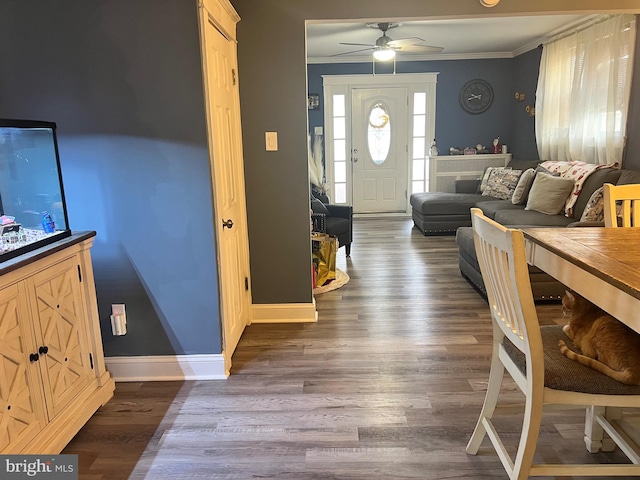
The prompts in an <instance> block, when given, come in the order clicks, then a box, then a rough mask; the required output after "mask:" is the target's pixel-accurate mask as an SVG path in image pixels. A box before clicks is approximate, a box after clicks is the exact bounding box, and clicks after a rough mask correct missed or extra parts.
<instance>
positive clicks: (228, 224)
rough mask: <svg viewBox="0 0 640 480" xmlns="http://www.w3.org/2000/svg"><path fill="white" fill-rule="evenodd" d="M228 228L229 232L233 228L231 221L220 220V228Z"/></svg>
mask: <svg viewBox="0 0 640 480" xmlns="http://www.w3.org/2000/svg"><path fill="white" fill-rule="evenodd" d="M225 227H226V228H228V229H229V230H231V228H233V220H231V219H229V220H225V219H224V218H223V219H222V228H223V229H224V228H225Z"/></svg>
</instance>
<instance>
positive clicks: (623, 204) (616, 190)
mask: <svg viewBox="0 0 640 480" xmlns="http://www.w3.org/2000/svg"><path fill="white" fill-rule="evenodd" d="M603 191H604V226H605V227H640V184H630V185H612V184H611V183H605V184H604V190H603Z"/></svg>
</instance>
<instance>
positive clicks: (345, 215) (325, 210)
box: [311, 194, 353, 257]
mask: <svg viewBox="0 0 640 480" xmlns="http://www.w3.org/2000/svg"><path fill="white" fill-rule="evenodd" d="M315 195H316V196H312V197H311V210H312V211H313V213H312V214H311V221H312V223H313V231H314V232H321V233H326V234H328V235H331V236H332V237H336V238H337V239H338V245H339V246H340V247H342V246H344V251H345V254H346V256H347V257H348V256H350V255H351V242H352V241H353V228H352V227H353V207H352V206H350V205H335V204H331V203H328V202H329V199H328V198H327V197H326V196H325V195H318V194H315ZM323 200H324V201H323Z"/></svg>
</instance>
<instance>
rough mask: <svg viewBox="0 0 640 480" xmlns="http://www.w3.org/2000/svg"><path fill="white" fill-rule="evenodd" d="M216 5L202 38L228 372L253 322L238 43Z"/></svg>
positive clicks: (205, 13)
mask: <svg viewBox="0 0 640 480" xmlns="http://www.w3.org/2000/svg"><path fill="white" fill-rule="evenodd" d="M215 3H216V2H215V1H205V2H204V9H202V10H201V37H202V39H201V41H202V54H203V55H202V56H203V67H204V75H205V100H206V104H207V105H206V106H207V125H208V135H209V157H210V161H211V173H212V175H213V178H212V184H213V197H214V205H215V222H216V223H215V230H216V241H217V248H218V252H217V253H218V282H219V287H218V288H219V290H220V292H219V297H220V314H221V316H222V335H223V338H222V341H223V345H222V353H223V356H224V360H225V370H226V373H227V374H229V370H230V368H231V356H232V355H233V352H234V351H235V349H236V346H237V345H238V341H239V340H240V336H241V335H242V333H243V332H244V329H245V327H246V326H247V324H248V323H249V322H250V314H251V291H250V288H249V242H248V233H247V214H246V203H245V189H244V167H243V157H242V136H241V129H240V99H239V92H238V81H237V58H236V44H235V40H234V39H233V38H232V36H231V34H232V33H234V32H227V31H226V32H225V33H222V25H226V26H229V25H230V24H232V23H231V22H229V21H223V22H222V23H217V22H218V20H220V19H219V18H216V17H215V16H214V15H213V13H211V12H219V9H215V8H213V7H214V6H215V5H210V4H215ZM208 7H212V8H208ZM216 14H217V15H223V14H221V13H216ZM223 20H226V19H223ZM211 295H218V292H211Z"/></svg>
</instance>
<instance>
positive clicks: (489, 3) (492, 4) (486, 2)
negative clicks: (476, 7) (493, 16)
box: [480, 0, 500, 8]
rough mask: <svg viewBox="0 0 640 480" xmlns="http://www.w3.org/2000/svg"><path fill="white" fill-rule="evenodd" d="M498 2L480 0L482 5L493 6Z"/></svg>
mask: <svg viewBox="0 0 640 480" xmlns="http://www.w3.org/2000/svg"><path fill="white" fill-rule="evenodd" d="M498 3H500V0H480V4H481V5H482V6H483V7H488V8H491V7H495V6H496V5H497V4H498Z"/></svg>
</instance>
